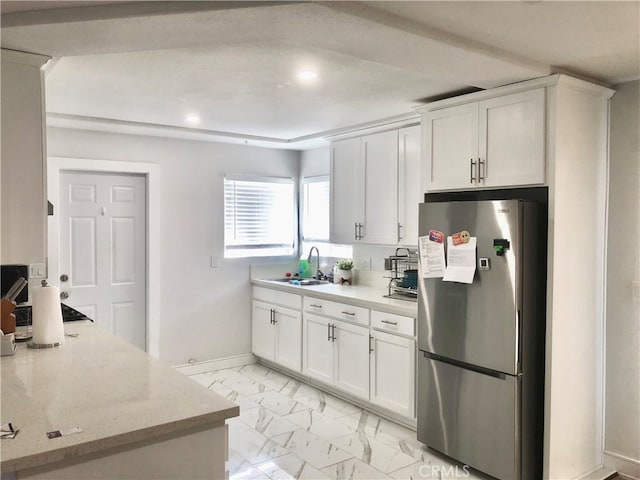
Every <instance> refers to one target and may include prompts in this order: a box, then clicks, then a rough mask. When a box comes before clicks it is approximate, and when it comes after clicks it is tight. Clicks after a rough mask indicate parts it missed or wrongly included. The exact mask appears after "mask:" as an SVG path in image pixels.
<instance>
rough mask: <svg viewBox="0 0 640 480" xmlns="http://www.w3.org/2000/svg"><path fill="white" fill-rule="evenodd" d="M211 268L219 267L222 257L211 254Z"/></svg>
mask: <svg viewBox="0 0 640 480" xmlns="http://www.w3.org/2000/svg"><path fill="white" fill-rule="evenodd" d="M210 266H211V268H219V267H220V257H219V256H218V255H211V263H210Z"/></svg>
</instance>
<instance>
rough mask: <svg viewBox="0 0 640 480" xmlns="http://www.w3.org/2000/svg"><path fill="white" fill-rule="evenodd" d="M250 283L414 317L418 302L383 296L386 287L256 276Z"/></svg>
mask: <svg viewBox="0 0 640 480" xmlns="http://www.w3.org/2000/svg"><path fill="white" fill-rule="evenodd" d="M251 283H252V284H253V285H256V286H259V287H267V288H274V289H277V290H282V291H285V292H290V293H297V294H300V295H308V296H312V297H317V298H324V299H326V300H333V301H337V302H340V301H342V302H347V303H350V304H352V305H357V306H360V307H365V308H371V309H374V310H381V311H384V312H388V313H396V314H398V315H406V316H409V317H414V318H415V317H416V316H417V314H418V304H417V303H416V302H411V301H406V300H396V299H393V298H385V297H384V295H385V293H387V289H386V287H377V286H369V285H337V284H332V283H329V284H323V285H308V286H299V285H290V284H287V283H283V282H274V281H269V280H266V279H257V278H254V279H252V280H251Z"/></svg>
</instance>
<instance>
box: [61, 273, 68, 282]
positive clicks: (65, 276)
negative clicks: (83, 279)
mask: <svg viewBox="0 0 640 480" xmlns="http://www.w3.org/2000/svg"><path fill="white" fill-rule="evenodd" d="M68 280H69V275H67V274H66V273H63V274H62V275H60V281H61V282H67V281H68Z"/></svg>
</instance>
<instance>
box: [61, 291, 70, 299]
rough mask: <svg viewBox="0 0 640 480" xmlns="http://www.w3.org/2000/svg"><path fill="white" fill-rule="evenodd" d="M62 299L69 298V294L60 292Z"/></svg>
mask: <svg viewBox="0 0 640 480" xmlns="http://www.w3.org/2000/svg"><path fill="white" fill-rule="evenodd" d="M60 298H61V299H63V300H66V299H67V298H69V292H60Z"/></svg>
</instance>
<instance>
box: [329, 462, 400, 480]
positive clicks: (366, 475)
mask: <svg viewBox="0 0 640 480" xmlns="http://www.w3.org/2000/svg"><path fill="white" fill-rule="evenodd" d="M322 471H323V472H325V473H326V474H328V475H329V476H330V477H331V478H332V479H335V480H383V479H389V478H391V477H389V476H388V475H386V474H384V473H382V472H381V471H380V470H376V469H375V468H373V467H372V466H371V465H367V464H366V463H364V462H363V461H362V460H359V459H357V458H352V459H351V460H346V461H344V462H340V463H337V464H335V465H331V466H330V467H326V468H323V469H322Z"/></svg>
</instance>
